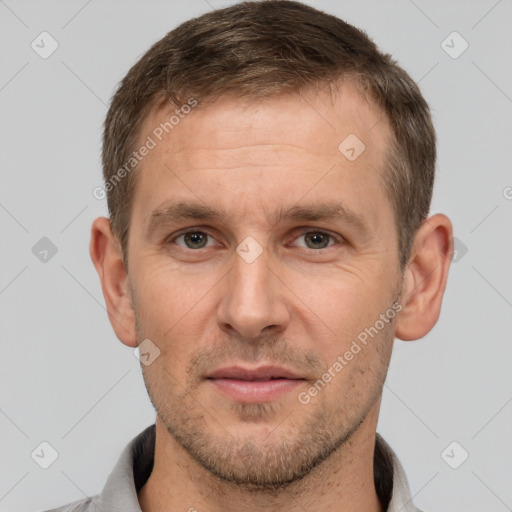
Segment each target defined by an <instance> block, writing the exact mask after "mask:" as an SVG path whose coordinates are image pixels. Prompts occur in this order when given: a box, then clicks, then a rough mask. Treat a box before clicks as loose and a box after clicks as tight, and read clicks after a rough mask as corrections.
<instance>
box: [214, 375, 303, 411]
mask: <svg viewBox="0 0 512 512" xmlns="http://www.w3.org/2000/svg"><path fill="white" fill-rule="evenodd" d="M206 380H207V381H210V382H211V383H212V384H213V385H214V386H215V388H216V390H217V391H220V392H222V393H223V394H224V395H227V396H229V397H230V398H232V399H235V400H237V401H239V402H246V403H247V402H251V403H254V402H260V403H262V402H270V401H272V400H275V399H276V398H278V397H279V396H281V395H283V394H284V393H287V392H289V391H291V390H292V389H294V388H296V387H297V386H298V385H300V384H302V383H304V382H305V381H306V379H305V378H304V377H301V376H300V375H298V374H297V373H295V372H293V371H291V370H288V369H286V368H283V367H279V366H260V367H258V368H254V369H250V368H244V367H241V366H230V367H225V368H220V369H218V370H215V371H214V372H212V373H211V374H209V375H208V376H207V377H206Z"/></svg>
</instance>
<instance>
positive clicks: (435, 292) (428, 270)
mask: <svg viewBox="0 0 512 512" xmlns="http://www.w3.org/2000/svg"><path fill="white" fill-rule="evenodd" d="M452 254H453V229H452V223H451V222H450V219H449V218H448V217H446V215H443V214H440V213H439V214H436V215H433V216H432V217H429V218H428V219H426V220H425V221H424V222H423V224H422V225H421V226H420V228H419V229H418V231H417V233H416V236H415V237H414V244H413V248H412V251H411V256H410V258H409V262H408V264H407V267H406V269H405V271H404V281H403V287H402V307H403V309H402V310H401V311H400V314H399V315H398V318H397V322H396V324H395V336H396V337H397V338H399V339H401V340H404V341H410V340H417V339H419V338H422V337H423V336H425V335H426V334H427V333H428V332H429V331H430V330H431V329H432V328H433V327H434V325H435V324H436V322H437V320H438V318H439V313H440V311H441V302H442V299H443V294H444V290H445V288H446V282H447V279H448V269H449V268H450V263H451V258H452Z"/></svg>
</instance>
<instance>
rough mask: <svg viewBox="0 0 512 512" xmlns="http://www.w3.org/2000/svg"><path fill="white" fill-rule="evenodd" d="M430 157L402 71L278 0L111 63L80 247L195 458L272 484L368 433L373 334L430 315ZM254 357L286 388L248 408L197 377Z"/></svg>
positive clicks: (379, 373)
mask: <svg viewBox="0 0 512 512" xmlns="http://www.w3.org/2000/svg"><path fill="white" fill-rule="evenodd" d="M435 160H436V149H435V132H434V128H433V125H432V122H431V117H430V113H429V108H428V105H427V103H426V101H425V99H424V98H423V96H422V95H421V93H420V91H419V89H418V87H417V85H416V84H415V83H414V81H413V80H412V79H411V78H410V77H409V76H408V75H407V73H406V72H405V71H404V70H403V69H401V68H400V67H399V66H398V65H397V63H396V62H395V61H394V60H393V59H392V58H391V56H389V55H384V54H382V53H381V52H380V51H379V50H378V49H377V47H376V46H375V44H374V43H373V42H372V41H371V40H370V39H369V38H368V37H367V36H366V35H365V34H364V33H363V32H362V31H360V30H358V29H356V28H355V27H353V26H351V25H349V24H347V23H345V22H343V21H342V20H340V19H338V18H336V17H334V16H330V15H328V14H325V13H323V12H320V11H318V10H316V9H313V8H312V7H308V6H306V5H303V4H301V3H298V2H293V1H287V0H277V1H263V2H241V3H238V4H236V5H234V6H232V7H228V8H226V9H219V10H216V11H213V12H210V13H208V14H205V15H203V16H201V17H199V18H196V19H192V20H190V21H187V22H185V23H183V24H182V25H180V26H179V27H178V28H176V29H175V30H173V31H172V32H170V33H169V34H167V35H166V36H165V37H164V38H162V39H161V40H160V41H158V42H157V43H156V44H154V45H153V46H152V47H151V48H150V49H149V50H148V52H147V53H146V54H145V55H143V56H142V58H141V59H140V60H139V61H138V62H137V63H136V64H135V65H134V66H133V67H132V69H131V70H130V71H129V73H128V74H127V76H126V77H125V78H124V79H123V81H122V82H121V84H120V85H119V88H118V89H117V91H116V93H115V95H114V97H113V100H112V103H111V106H110V109H109V112H108V114H107V118H106V121H105V130H104V139H103V171H104V178H105V183H106V186H105V188H106V191H107V199H108V207H109V213H110V219H105V218H102V219H97V220H96V221H95V223H94V225H93V230H92V239H91V256H92V258H93V261H94V264H95V266H96V268H97V270H98V272H99V274H100V278H101V281H102V286H103V292H104V295H105V299H106V303H107V309H108V313H109V317H110V319H111V322H112V325H113V327H114V330H115V332H116V334H117V336H118V337H119V339H120V340H121V341H122V342H123V343H125V344H126V345H128V346H131V347H136V346H137V345H138V344H139V343H141V342H142V341H143V340H151V341H150V342H147V341H146V342H145V343H149V345H148V347H151V350H150V352H151V351H152V352H153V354H154V355H156V354H158V357H156V358H154V360H153V361H152V362H151V364H148V365H144V364H143V365H142V368H143V373H144V379H145V382H146V386H147V389H148V393H149V396H150V398H151V400H152V402H153V404H154V406H155V408H156V410H157V414H158V420H159V421H161V422H162V424H163V425H165V427H166V429H167V431H168V432H169V434H170V436H171V437H172V438H173V439H174V440H175V441H176V443H178V444H179V445H180V446H181V447H183V448H184V449H185V450H186V452H187V453H188V454H189V455H190V456H191V457H192V458H193V459H194V460H195V461H197V462H198V463H199V464H200V465H201V466H202V467H203V468H206V469H207V470H208V471H210V472H211V473H212V474H214V475H216V476H217V477H219V478H221V479H224V480H225V481H231V482H233V483H238V484H239V485H247V486H255V487H258V488H266V489H269V488H276V487H280V486H283V485H289V484H290V483H292V482H294V481H297V480H300V479H301V478H303V477H304V476H305V475H306V474H308V472H310V471H311V470H312V469H313V468H314V467H316V466H317V465H319V464H321V463H322V461H324V460H326V459H327V458H328V457H329V456H330V455H332V454H333V453H335V452H336V451H337V450H339V449H341V448H342V447H343V446H344V445H346V444H347V442H348V441H349V440H350V439H351V438H352V437H353V435H354V433H355V432H357V431H358V430H360V429H361V428H367V429H370V430H371V429H372V428H373V429H374V428H375V427H376V421H377V414H378V408H379V404H380V397H381V393H382V386H383V383H384V379H385V377H386V373H387V368H388V365H389V360H390V356H391V350H392V345H393V340H394V338H395V337H398V338H401V339H404V340H412V339H418V338H420V337H422V336H424V335H425V334H426V333H427V332H429V331H430V329H431V328H432V327H433V325H434V324H435V322H436V321H437V318H438V316H439V311H440V306H441V300H442V295H443V292H444V288H445V284H446V279H447V273H448V267H449V261H450V258H449V256H450V254H451V250H452V246H451V224H450V222H449V220H448V219H447V218H446V217H445V216H443V215H435V216H432V217H430V218H428V213H429V208H430V201H431V196H432V189H433V182H434V171H435ZM154 347H157V348H154ZM151 359H153V357H152V358H151ZM261 365H277V366H280V367H285V368H286V369H288V370H290V371H291V372H292V373H293V374H294V375H295V376H296V377H298V379H296V380H295V381H294V382H292V383H286V385H288V384H291V385H290V388H289V389H288V388H287V389H286V390H285V391H284V392H282V393H281V394H280V395H279V396H273V397H270V395H269V397H267V398H265V397H263V398H261V399H260V400H256V401H255V400H248V399H247V400H246V399H244V398H243V397H240V396H238V398H236V399H235V398H233V396H232V395H229V393H228V394H227V393H225V390H223V389H222V388H219V386H218V382H214V380H213V379H211V378H210V377H211V376H212V373H214V372H215V371H216V370H218V369H219V368H223V367H229V366H243V367H247V368H257V367H259V366H261ZM315 390H316V391H315ZM241 454H243V455H244V457H245V462H241V461H242V459H241V458H240V455H241ZM247 459H249V460H251V461H252V464H250V463H249V464H248V463H247Z"/></svg>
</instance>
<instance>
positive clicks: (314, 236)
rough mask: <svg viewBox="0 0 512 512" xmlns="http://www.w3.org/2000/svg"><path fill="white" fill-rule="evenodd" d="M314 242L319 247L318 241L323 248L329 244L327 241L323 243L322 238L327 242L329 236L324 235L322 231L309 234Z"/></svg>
mask: <svg viewBox="0 0 512 512" xmlns="http://www.w3.org/2000/svg"><path fill="white" fill-rule="evenodd" d="M307 238H309V239H310V240H311V241H312V242H313V245H316V248H318V245H317V244H318V243H320V244H321V245H322V246H321V248H322V249H323V248H324V247H326V246H327V244H326V243H323V244H322V240H323V241H324V242H325V241H326V240H327V236H325V235H323V234H322V233H313V234H311V235H308V237H307Z"/></svg>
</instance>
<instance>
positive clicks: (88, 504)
mask: <svg viewBox="0 0 512 512" xmlns="http://www.w3.org/2000/svg"><path fill="white" fill-rule="evenodd" d="M97 498H98V496H92V497H91V498H84V499H81V500H77V501H73V502H71V503H68V504H67V505H62V506H61V507H58V508H52V509H51V510H46V511H45V512H93V511H94V512H97V507H96V505H95V504H94V501H93V500H96V499H97Z"/></svg>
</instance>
